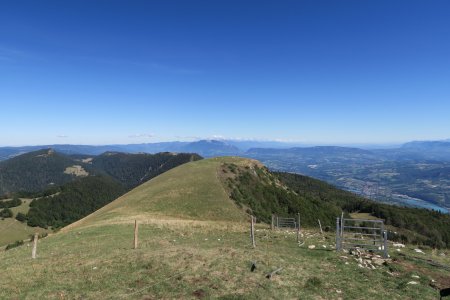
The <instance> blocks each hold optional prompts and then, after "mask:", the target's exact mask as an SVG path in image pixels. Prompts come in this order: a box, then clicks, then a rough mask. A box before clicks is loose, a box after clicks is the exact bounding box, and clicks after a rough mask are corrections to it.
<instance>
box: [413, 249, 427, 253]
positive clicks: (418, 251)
mask: <svg viewBox="0 0 450 300" xmlns="http://www.w3.org/2000/svg"><path fill="white" fill-rule="evenodd" d="M414 251H415V252H417V253H422V254H425V252H423V251H422V250H421V249H414Z"/></svg>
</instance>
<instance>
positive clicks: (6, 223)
mask: <svg viewBox="0 0 450 300" xmlns="http://www.w3.org/2000/svg"><path fill="white" fill-rule="evenodd" d="M21 200H22V204H21V205H19V206H16V207H13V208H11V210H12V212H13V217H12V218H6V219H3V220H1V219H0V246H2V245H6V244H8V243H12V242H14V241H17V240H25V239H28V238H29V237H30V235H33V234H34V233H35V232H39V233H44V232H47V231H48V230H46V229H43V228H33V227H30V226H27V224H26V223H22V222H19V221H17V220H16V219H15V217H16V215H17V213H19V212H21V213H24V214H26V213H28V211H29V209H30V202H31V200H32V199H23V198H22V199H21ZM0 201H1V200H0Z"/></svg>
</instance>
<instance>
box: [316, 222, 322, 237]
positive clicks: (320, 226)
mask: <svg viewBox="0 0 450 300" xmlns="http://www.w3.org/2000/svg"><path fill="white" fill-rule="evenodd" d="M317 221H319V228H320V234H323V231H322V224H320V220H319V219H317Z"/></svg>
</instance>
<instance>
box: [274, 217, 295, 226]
mask: <svg viewBox="0 0 450 300" xmlns="http://www.w3.org/2000/svg"><path fill="white" fill-rule="evenodd" d="M299 223H300V217H298V222H297V220H296V219H295V218H282V217H279V216H272V228H273V227H275V228H276V229H289V228H292V229H298V226H299Z"/></svg>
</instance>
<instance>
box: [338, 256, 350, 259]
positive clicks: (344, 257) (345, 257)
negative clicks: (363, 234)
mask: <svg viewBox="0 0 450 300" xmlns="http://www.w3.org/2000/svg"><path fill="white" fill-rule="evenodd" d="M339 257H340V258H343V259H348V257H347V256H344V255H342V256H339Z"/></svg>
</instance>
